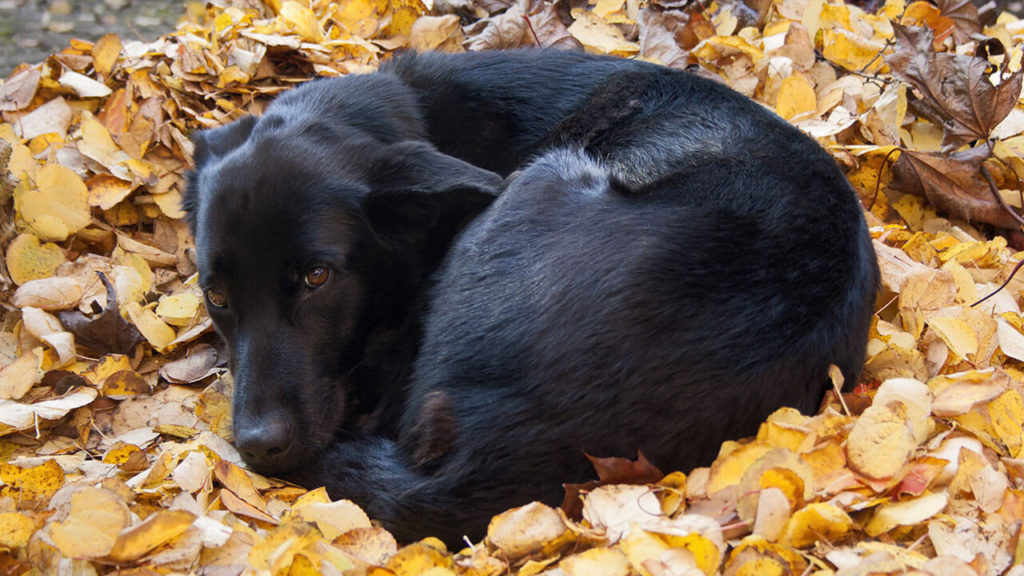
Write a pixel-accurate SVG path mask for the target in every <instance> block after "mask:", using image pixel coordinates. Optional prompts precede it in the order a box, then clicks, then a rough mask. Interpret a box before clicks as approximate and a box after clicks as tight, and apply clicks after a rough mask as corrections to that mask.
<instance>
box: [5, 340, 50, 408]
mask: <svg viewBox="0 0 1024 576" xmlns="http://www.w3.org/2000/svg"><path fill="white" fill-rule="evenodd" d="M42 360H43V354H42V351H41V349H39V348H33V349H32V350H29V351H28V352H25V353H24V354H22V355H21V356H18V358H17V359H16V360H15V361H14V362H11V363H10V364H8V365H7V366H4V367H3V369H2V370H0V398H4V399H12V398H13V399H14V400H18V399H19V398H21V397H22V396H24V395H25V393H26V392H28V391H29V390H30V389H31V388H32V386H34V385H35V384H36V383H37V382H39V380H40V379H41V377H42V374H41V373H40V367H41V364H42Z"/></svg>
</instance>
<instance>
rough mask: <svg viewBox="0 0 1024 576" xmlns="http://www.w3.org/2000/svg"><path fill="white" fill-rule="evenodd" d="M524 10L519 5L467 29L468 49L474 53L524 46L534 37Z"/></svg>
mask: <svg viewBox="0 0 1024 576" xmlns="http://www.w3.org/2000/svg"><path fill="white" fill-rule="evenodd" d="M524 16H525V14H524V13H523V9H522V8H520V6H519V5H518V4H515V5H513V6H512V7H510V8H509V9H508V10H506V11H505V12H503V13H501V14H498V15H497V16H491V17H490V18H484V19H482V20H480V21H478V22H476V23H474V24H473V25H472V26H469V27H468V28H466V36H467V38H466V48H468V49H469V50H472V51H480V50H502V49H507V48H519V47H520V46H523V45H524V44H525V43H528V42H524V40H525V38H527V37H532V34H530V31H529V29H528V28H527V26H526V19H525V18H524Z"/></svg>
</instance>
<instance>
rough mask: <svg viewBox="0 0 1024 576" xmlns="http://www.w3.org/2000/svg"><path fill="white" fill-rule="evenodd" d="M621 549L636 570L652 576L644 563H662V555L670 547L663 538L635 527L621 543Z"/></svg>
mask: <svg viewBox="0 0 1024 576" xmlns="http://www.w3.org/2000/svg"><path fill="white" fill-rule="evenodd" d="M619 548H621V549H622V551H623V552H625V554H626V558H627V559H628V560H629V563H630V564H632V565H633V569H634V570H636V571H637V572H639V573H640V574H642V575H643V576H652V574H651V571H650V570H648V569H647V568H645V567H644V563H645V562H651V561H653V562H660V558H661V555H662V553H663V552H665V551H667V550H668V549H669V545H668V544H666V543H665V541H664V540H662V539H661V538H658V537H657V536H654V535H652V534H649V533H648V532H646V531H644V530H641V529H640V528H639V527H638V526H636V525H634V526H633V528H632V529H630V531H629V534H628V535H627V536H626V537H625V538H623V539H622V540H620V541H619Z"/></svg>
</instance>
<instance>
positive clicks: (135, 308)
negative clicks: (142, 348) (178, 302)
mask: <svg viewBox="0 0 1024 576" xmlns="http://www.w3.org/2000/svg"><path fill="white" fill-rule="evenodd" d="M124 309H125V312H127V313H128V317H129V318H131V321H132V324H135V327H136V328H138V330H139V332H140V333H142V335H143V336H144V337H145V338H146V340H147V341H148V342H149V343H150V344H151V345H152V346H153V348H156V349H157V350H161V349H163V348H166V347H167V346H168V345H169V344H170V343H171V342H173V341H174V337H175V334H174V329H173V328H171V327H170V326H168V325H167V324H164V322H163V320H161V319H159V318H157V317H156V314H154V313H153V309H152V308H151V307H148V306H147V307H146V308H143V307H142V306H140V305H139V303H138V302H129V303H128V304H126V305H125V307H124Z"/></svg>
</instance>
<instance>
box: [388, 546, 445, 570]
mask: <svg viewBox="0 0 1024 576" xmlns="http://www.w3.org/2000/svg"><path fill="white" fill-rule="evenodd" d="M454 567H455V563H454V562H453V561H452V558H451V556H448V555H447V554H445V553H444V552H442V551H440V550H438V549H437V548H434V547H433V546H428V545H426V544H423V543H422V542H417V543H415V544H410V545H408V546H406V547H404V548H402V549H400V550H399V551H398V552H396V553H395V555H394V556H392V557H391V558H390V559H388V563H387V568H388V569H389V570H391V571H392V572H394V573H395V576H420V574H422V573H424V572H426V571H427V570H430V569H431V568H447V569H449V570H451V569H452V568H454Z"/></svg>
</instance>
